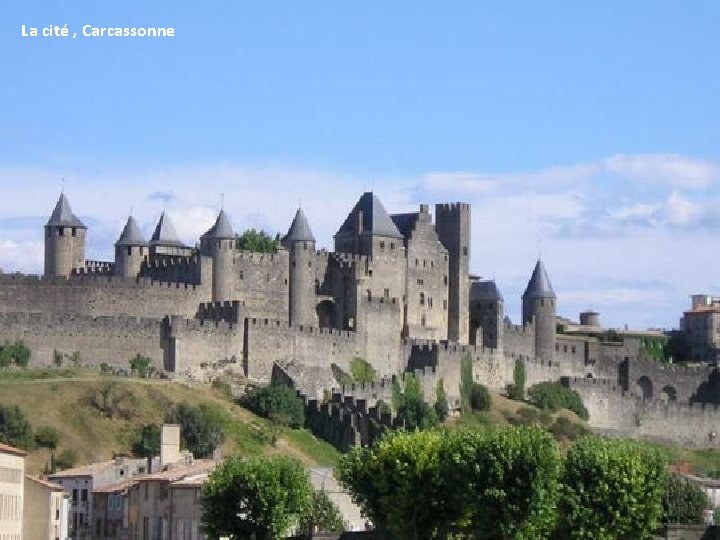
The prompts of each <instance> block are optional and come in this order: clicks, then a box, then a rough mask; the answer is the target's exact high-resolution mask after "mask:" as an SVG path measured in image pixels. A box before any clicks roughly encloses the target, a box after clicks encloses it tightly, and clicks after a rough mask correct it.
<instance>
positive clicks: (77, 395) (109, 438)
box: [0, 368, 339, 473]
mask: <svg viewBox="0 0 720 540" xmlns="http://www.w3.org/2000/svg"><path fill="white" fill-rule="evenodd" d="M74 369H75V368H59V369H54V368H53V369H48V370H33V369H28V370H23V371H20V370H17V371H8V372H4V373H3V374H2V375H5V376H0V404H3V405H18V406H19V407H20V409H21V410H22V411H23V413H24V414H25V415H26V417H27V418H28V419H29V420H30V422H31V424H32V425H33V427H34V428H35V429H37V428H39V427H41V426H52V427H54V428H55V429H57V431H58V432H59V433H60V434H61V439H60V445H59V448H58V451H59V452H61V451H63V450H65V449H67V448H72V449H74V450H75V451H76V452H77V454H78V465H81V464H86V463H92V462H96V461H101V460H107V459H111V458H112V456H113V454H114V453H118V454H129V453H130V447H131V445H132V441H133V436H134V434H135V431H136V430H137V429H138V428H139V427H140V426H142V425H144V424H149V423H158V424H160V423H162V421H163V419H164V417H165V414H166V413H167V411H168V410H169V409H170V407H172V405H173V404H175V403H181V402H187V403H189V404H192V405H199V404H201V403H205V404H209V406H210V407H211V408H212V410H213V412H214V414H216V415H217V417H218V418H219V419H220V421H221V423H222V425H223V431H224V433H225V442H224V443H223V446H222V451H223V454H224V455H234V454H240V455H261V454H262V455H270V454H277V453H282V454H287V455H291V456H293V457H295V458H297V459H299V460H300V461H301V462H303V463H304V464H306V465H309V466H332V465H334V464H335V463H336V462H337V460H338V457H339V454H338V452H337V451H336V450H335V449H334V448H332V447H331V446H330V445H328V444H326V443H323V442H320V441H317V440H316V439H315V438H314V437H313V436H312V435H311V434H310V433H309V432H307V431H304V430H288V429H281V430H280V431H279V440H278V441H277V445H276V446H275V447H273V446H272V445H271V440H272V425H271V424H270V422H269V421H268V420H266V419H264V418H260V417H258V416H256V415H254V414H253V413H251V412H250V411H248V410H246V409H244V408H242V407H240V406H238V405H236V404H235V403H233V402H232V401H231V400H230V399H228V398H227V396H225V395H224V394H223V393H222V391H221V390H218V389H210V388H207V387H203V388H191V387H188V386H186V385H183V384H180V383H177V382H172V381H165V380H156V379H132V378H124V377H110V376H107V375H103V374H100V373H99V372H97V371H90V370H85V369H80V370H79V371H78V372H74V371H73V370H74ZM11 373H12V375H10V374H11ZM108 381H112V382H114V384H115V385H116V388H117V390H118V391H119V392H122V393H127V395H128V398H127V399H128V400H129V402H130V403H132V404H133V406H132V408H133V415H132V417H131V418H129V419H122V418H117V417H116V418H112V419H110V418H106V417H104V416H103V415H102V414H101V413H100V412H99V411H98V410H96V409H95V408H94V407H93V406H92V405H91V404H90V396H92V395H93V394H94V393H97V392H98V391H99V390H100V388H101V387H102V386H103V385H104V384H106V383H107V382H108ZM48 460H49V454H48V452H47V450H45V449H38V450H34V451H32V452H30V454H29V456H28V460H27V469H28V472H30V473H37V472H40V471H42V470H43V468H44V467H45V466H46V464H47V462H48Z"/></svg>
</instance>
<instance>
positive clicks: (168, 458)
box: [160, 424, 182, 470]
mask: <svg viewBox="0 0 720 540" xmlns="http://www.w3.org/2000/svg"><path fill="white" fill-rule="evenodd" d="M181 458H182V456H181V454H180V426H179V425H177V424H163V426H162V432H161V433H160V470H162V469H164V468H165V467H166V466H167V465H169V464H170V463H176V462H178V461H180V459H181Z"/></svg>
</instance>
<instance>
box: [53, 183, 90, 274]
mask: <svg viewBox="0 0 720 540" xmlns="http://www.w3.org/2000/svg"><path fill="white" fill-rule="evenodd" d="M86 232H87V227H86V226H85V224H84V223H83V222H82V221H80V220H79V219H78V218H77V217H76V216H75V214H73V212H72V209H71V208H70V203H69V202H68V200H67V197H65V194H64V193H62V194H60V198H59V199H58V202H57V204H56V205H55V209H54V210H53V213H52V214H51V216H50V219H49V220H48V222H47V224H46V225H45V277H68V276H69V275H70V274H71V273H72V271H73V270H76V269H81V268H84V267H85V235H86Z"/></svg>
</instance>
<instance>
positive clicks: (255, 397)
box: [240, 384, 305, 428]
mask: <svg viewBox="0 0 720 540" xmlns="http://www.w3.org/2000/svg"><path fill="white" fill-rule="evenodd" d="M240 403H241V404H242V405H243V406H244V407H246V408H248V409H250V410H251V411H253V412H254V413H255V414H258V415H260V416H264V417H265V418H270V419H273V420H276V421H279V423H281V424H285V425H288V426H290V427H291V428H299V427H302V426H303V424H304V423H305V403H304V402H303V400H302V399H301V398H300V396H298V395H297V392H296V391H295V390H293V389H292V388H290V387H289V386H285V385H284V384H271V385H269V386H258V387H257V388H253V389H252V390H250V391H248V392H247V393H246V394H245V395H244V396H243V397H242V398H241V399H240Z"/></svg>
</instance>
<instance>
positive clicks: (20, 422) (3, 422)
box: [0, 405, 35, 450]
mask: <svg viewBox="0 0 720 540" xmlns="http://www.w3.org/2000/svg"><path fill="white" fill-rule="evenodd" d="M0 442H2V443H5V444H9V445H10V446H16V447H17V448H22V449H24V450H32V449H33V448H35V435H34V434H33V428H32V425H30V422H29V421H28V419H27V418H25V415H24V414H23V412H22V411H21V410H20V407H18V406H17V405H14V406H11V407H6V406H2V405H0Z"/></svg>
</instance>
